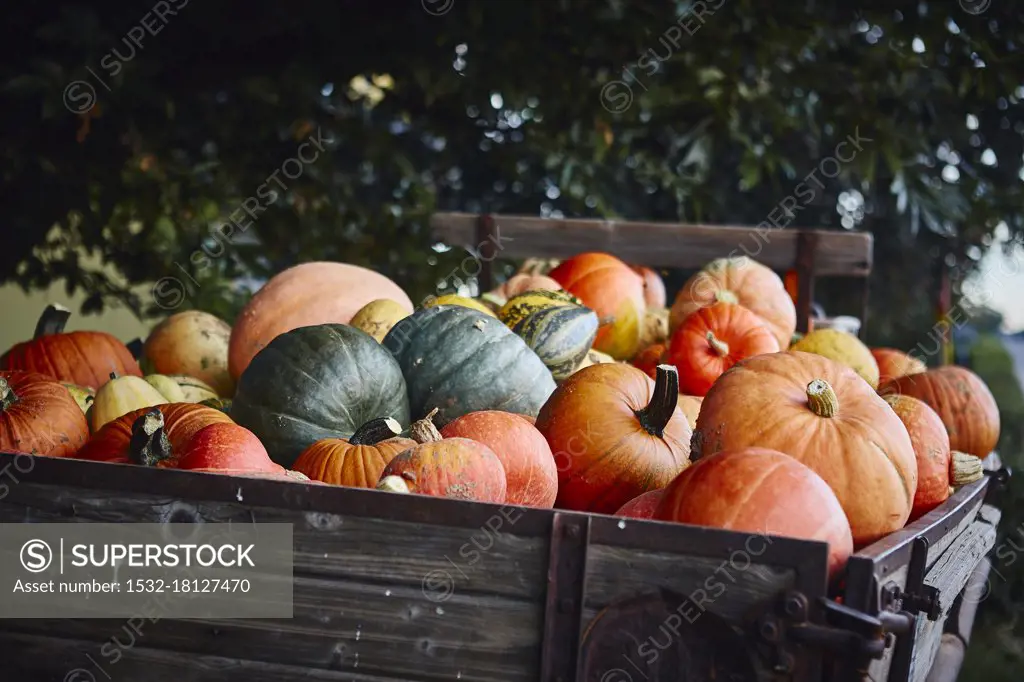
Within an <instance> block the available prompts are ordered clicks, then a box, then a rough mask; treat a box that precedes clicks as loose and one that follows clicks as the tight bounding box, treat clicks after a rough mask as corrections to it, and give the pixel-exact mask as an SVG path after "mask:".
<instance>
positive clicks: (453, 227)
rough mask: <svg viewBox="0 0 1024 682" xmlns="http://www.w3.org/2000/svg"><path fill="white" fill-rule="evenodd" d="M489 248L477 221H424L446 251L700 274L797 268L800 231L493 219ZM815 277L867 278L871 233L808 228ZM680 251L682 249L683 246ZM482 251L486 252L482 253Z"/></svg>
mask: <svg viewBox="0 0 1024 682" xmlns="http://www.w3.org/2000/svg"><path fill="white" fill-rule="evenodd" d="M491 217H492V218H493V220H494V228H495V234H494V235H493V236H492V237H491V238H490V239H489V240H486V239H485V240H484V241H490V242H491V243H492V244H494V245H495V246H490V245H481V239H480V231H479V229H478V226H479V220H480V216H478V215H476V214H472V213H437V214H435V215H434V216H433V217H432V218H431V229H432V232H433V234H434V236H435V237H436V238H438V239H440V240H442V241H443V242H445V243H447V244H451V245H457V246H465V247H472V248H474V250H476V251H486V253H487V254H488V257H492V256H490V254H492V253H493V254H496V255H497V256H498V257H501V258H529V257H543V258H568V257H571V256H574V255H576V254H578V253H583V252H586V251H604V252H606V253H610V254H613V255H615V256H618V257H619V258H621V259H623V260H624V261H626V262H628V263H643V264H644V265H649V266H652V267H672V268H682V269H694V270H696V269H699V268H702V267H704V265H706V264H707V263H708V262H709V261H711V260H714V259H715V258H723V257H726V256H742V255H748V256H750V257H751V258H754V259H756V260H757V261H759V262H760V263H763V264H764V265H767V266H768V267H770V268H772V269H774V270H777V271H785V270H788V269H790V268H794V267H796V265H797V244H798V239H799V237H798V235H799V234H800V232H801V231H800V230H784V229H777V228H774V227H773V226H771V225H767V224H765V225H763V226H759V227H756V228H749V227H731V226H720V225H680V224H672V223H654V222H642V221H628V222H627V221H616V220H592V219H568V218H567V219H551V218H539V217H531V216H512V215H494V216H491ZM813 232H814V233H815V234H816V235H817V236H818V239H817V244H816V249H815V254H814V255H815V271H816V274H817V275H840V276H855V277H865V276H867V275H868V274H869V273H870V272H871V265H872V244H873V238H872V236H871V234H870V233H865V232H844V231H839V230H814V231H813ZM684 245H685V248H682V247H683V246H684ZM485 246H486V248H485Z"/></svg>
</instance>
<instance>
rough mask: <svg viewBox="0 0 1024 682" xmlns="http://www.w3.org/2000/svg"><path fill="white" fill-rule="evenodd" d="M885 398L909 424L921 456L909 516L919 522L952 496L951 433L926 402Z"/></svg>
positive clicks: (916, 448)
mask: <svg viewBox="0 0 1024 682" xmlns="http://www.w3.org/2000/svg"><path fill="white" fill-rule="evenodd" d="M885 401H886V402H887V403H889V406H890V407H891V408H892V410H893V412H895V413H896V416H897V417H899V418H900V421H901V422H903V425H904V426H905V427H907V433H908V434H910V443H911V445H913V446H914V455H915V456H916V457H917V492H916V493H915V494H914V508H913V509H912V510H911V512H910V519H909V521H915V520H917V519H919V518H921V517H922V516H924V515H925V514H927V513H928V512H930V511H931V510H932V509H935V508H936V507H938V506H939V505H940V504H942V503H943V502H945V501H946V499H947V498H948V497H949V485H950V481H949V475H950V468H951V467H952V463H951V455H950V450H949V436H948V435H947V434H946V427H945V426H944V425H943V424H942V420H941V419H939V415H937V414H935V410H933V409H932V408H930V407H928V405H926V404H925V403H924V402H923V401H921V400H918V399H917V398H911V397H910V396H909V395H890V396H886V397H885Z"/></svg>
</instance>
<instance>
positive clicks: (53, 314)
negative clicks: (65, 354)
mask: <svg viewBox="0 0 1024 682" xmlns="http://www.w3.org/2000/svg"><path fill="white" fill-rule="evenodd" d="M70 317H71V311H70V310H68V309H67V308H65V307H64V306H62V305H58V304H56V303H51V304H50V305H48V306H46V308H45V309H44V310H43V314H42V315H40V316H39V321H38V322H36V331H35V333H34V334H33V335H32V338H33V339H38V338H41V337H43V336H49V335H50V334H60V333H62V332H63V331H64V325H66V324H67V323H68V319H69V318H70Z"/></svg>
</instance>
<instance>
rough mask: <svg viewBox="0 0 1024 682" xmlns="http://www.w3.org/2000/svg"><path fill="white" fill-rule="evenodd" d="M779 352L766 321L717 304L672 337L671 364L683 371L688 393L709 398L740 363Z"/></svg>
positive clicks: (682, 380)
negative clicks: (711, 390) (720, 380)
mask: <svg viewBox="0 0 1024 682" xmlns="http://www.w3.org/2000/svg"><path fill="white" fill-rule="evenodd" d="M778 351H779V342H778V341H777V340H776V339H775V336H774V335H772V332H771V330H769V329H768V327H767V326H765V324H764V320H762V319H761V318H760V317H758V316H757V315H755V314H754V313H752V312H750V311H749V310H747V309H746V308H743V307H741V306H738V305H735V304H733V303H716V304H714V305H710V306H708V307H707V308H701V309H700V310H697V311H696V312H694V313H693V314H692V315H690V316H689V317H687V318H686V319H685V320H683V323H682V324H681V325H679V327H678V328H677V329H676V331H675V333H674V334H673V335H672V343H671V345H670V346H669V350H668V362H670V363H671V364H673V365H675V366H676V368H677V369H678V370H679V387H680V389H681V390H682V391H683V392H684V393H688V394H691V395H706V394H707V392H708V389H709V388H711V384H713V383H715V381H716V380H717V379H718V377H720V376H722V373H723V372H725V371H726V370H727V369H729V368H730V367H732V366H733V365H735V364H736V363H737V362H739V361H740V360H745V359H746V358H751V357H754V356H755V355H761V354H763V353H777V352H778Z"/></svg>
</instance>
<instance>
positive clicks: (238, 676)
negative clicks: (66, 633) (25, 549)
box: [0, 632, 410, 682]
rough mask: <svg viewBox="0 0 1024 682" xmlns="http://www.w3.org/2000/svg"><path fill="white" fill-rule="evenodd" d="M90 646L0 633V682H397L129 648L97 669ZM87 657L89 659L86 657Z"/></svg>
mask: <svg viewBox="0 0 1024 682" xmlns="http://www.w3.org/2000/svg"><path fill="white" fill-rule="evenodd" d="M96 653H97V652H96V643H95V642H91V641H79V640H69V639H60V638H57V637H46V636H40V635H27V634H18V633H13V632H5V633H2V634H0V659H2V660H3V662H4V665H3V668H4V673H3V678H4V680H11V682H97V681H104V680H108V679H110V680H118V681H120V680H125V681H128V680H132V681H134V680H146V682H281V681H282V680H307V681H308V682H403V681H407V680H408V679H410V678H397V677H380V676H376V675H367V674H364V673H361V672H358V673H357V672H351V671H340V670H339V671H328V670H309V669H306V668H301V667H298V666H291V665H277V664H270V663H259V662H254V661H242V660H237V659H231V658H226V657H223V656H197V657H186V656H182V655H180V654H179V653H177V652H174V651H160V650H156V649H150V648H147V647H144V646H135V647H132V648H131V649H129V650H126V651H125V652H124V656H123V658H121V659H120V660H119V661H118V662H117V663H116V664H113V665H110V666H109V667H104V668H103V670H101V669H100V668H99V667H98V666H97V663H96V662H94V661H95V660H96ZM90 656H91V657H93V658H92V660H90V658H89V657H90Z"/></svg>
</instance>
